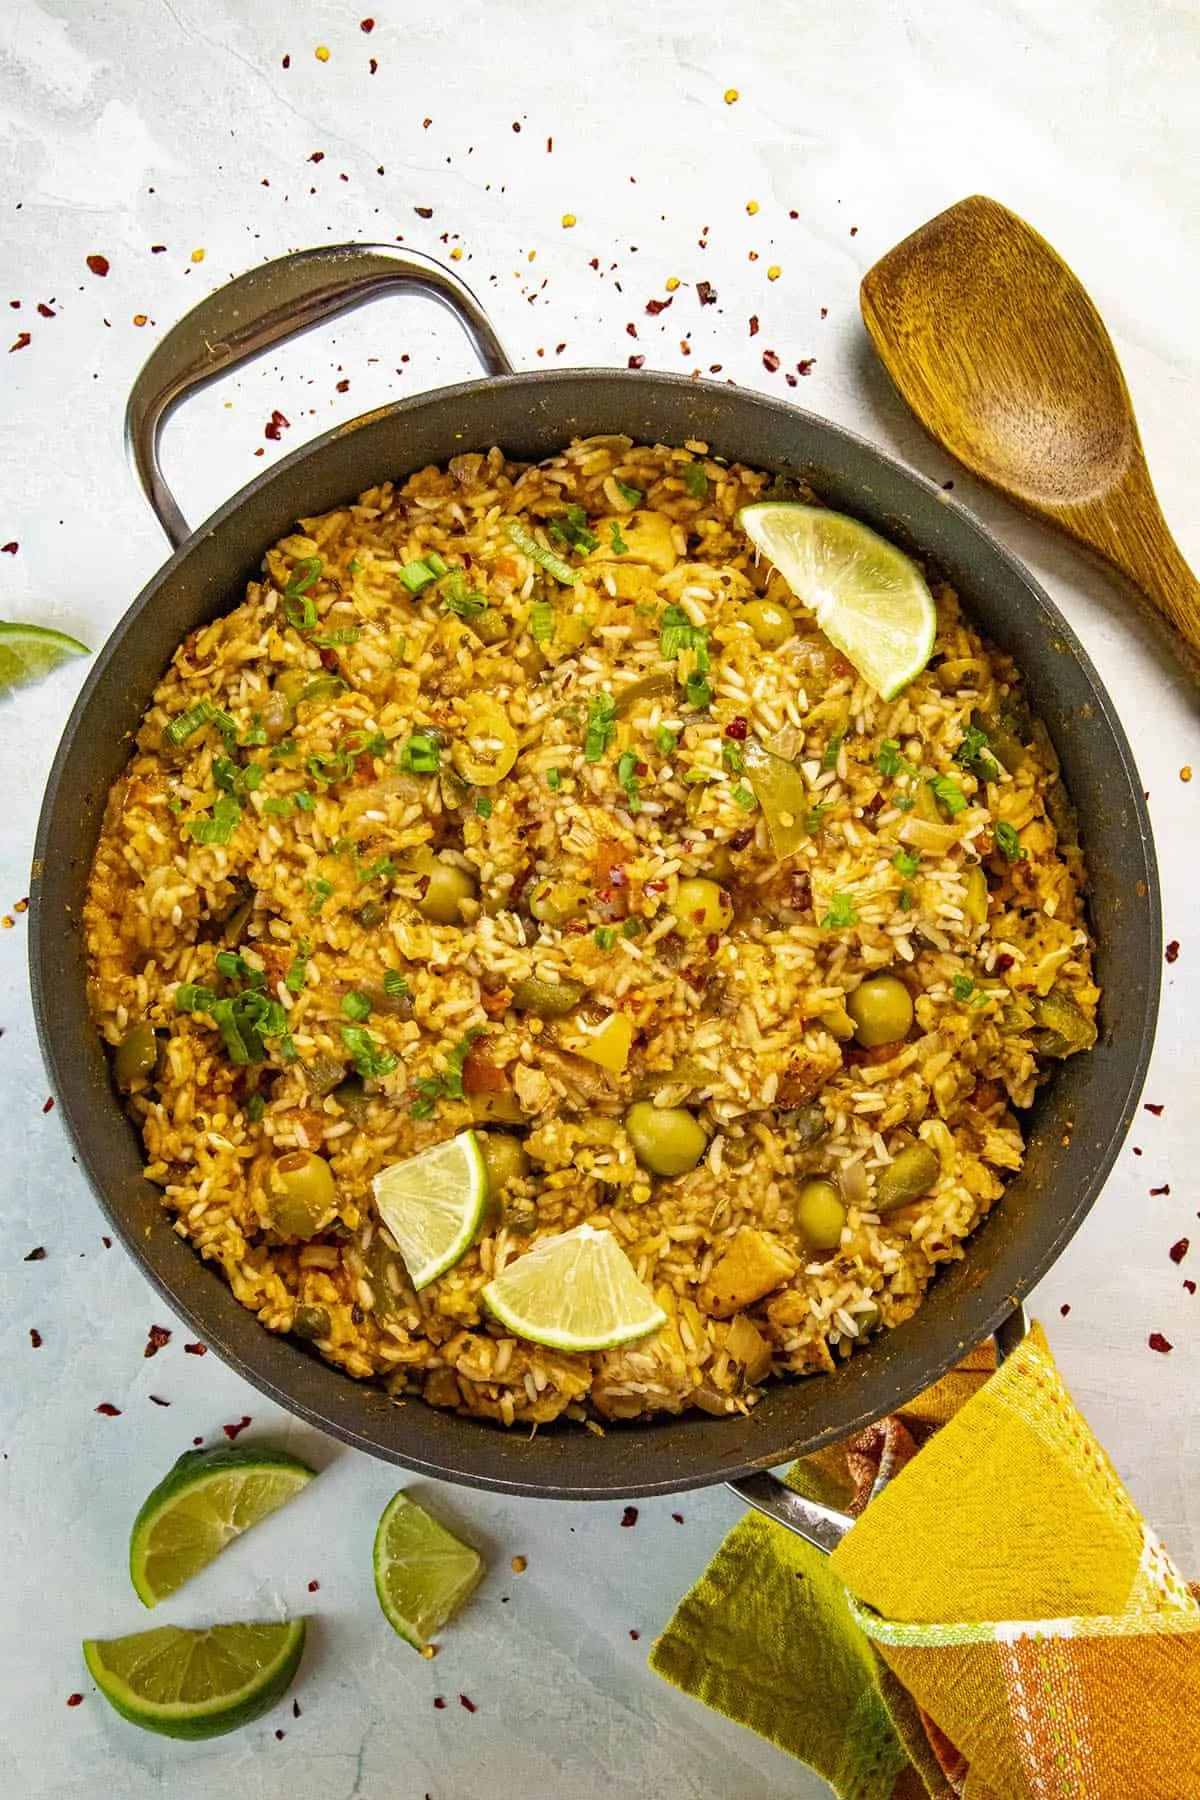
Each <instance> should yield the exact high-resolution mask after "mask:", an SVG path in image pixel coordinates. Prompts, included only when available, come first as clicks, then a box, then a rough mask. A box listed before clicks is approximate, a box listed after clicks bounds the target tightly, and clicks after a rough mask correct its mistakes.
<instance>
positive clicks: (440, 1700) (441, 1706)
mask: <svg viewBox="0 0 1200 1800" xmlns="http://www.w3.org/2000/svg"><path fill="white" fill-rule="evenodd" d="M433 1704H434V1706H435V1707H436V1708H437V1710H438V1711H439V1712H444V1711H445V1707H446V1700H445V1696H444V1695H443V1694H438V1695H437V1696H436V1697H435V1699H434V1702H433Z"/></svg>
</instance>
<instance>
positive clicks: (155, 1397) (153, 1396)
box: [150, 1394, 171, 1406]
mask: <svg viewBox="0 0 1200 1800" xmlns="http://www.w3.org/2000/svg"><path fill="white" fill-rule="evenodd" d="M150 1399H151V1400H152V1401H153V1402H154V1404H155V1406H170V1404H171V1402H170V1401H169V1400H163V1399H161V1398H160V1396H159V1395H158V1394H151V1395H150Z"/></svg>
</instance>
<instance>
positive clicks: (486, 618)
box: [467, 606, 508, 644]
mask: <svg viewBox="0 0 1200 1800" xmlns="http://www.w3.org/2000/svg"><path fill="white" fill-rule="evenodd" d="M467 624H468V625H469V626H470V627H471V630H472V631H473V632H474V633H475V636H476V637H477V638H478V639H479V641H480V643H481V644H502V643H503V642H504V640H505V638H506V637H507V636H508V624H507V621H506V620H505V617H504V614H503V613H502V612H497V610H496V608H495V607H494V606H488V607H485V608H484V610H483V612H481V613H478V614H477V615H476V617H475V618H473V619H468V620H467Z"/></svg>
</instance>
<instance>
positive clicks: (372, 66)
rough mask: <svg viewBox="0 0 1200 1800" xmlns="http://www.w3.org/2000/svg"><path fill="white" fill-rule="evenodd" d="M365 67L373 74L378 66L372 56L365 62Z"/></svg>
mask: <svg viewBox="0 0 1200 1800" xmlns="http://www.w3.org/2000/svg"><path fill="white" fill-rule="evenodd" d="M367 67H368V69H369V70H370V71H371V74H372V75H374V73H375V72H376V70H377V69H378V67H379V64H378V63H377V62H376V61H375V58H374V57H372V58H371V60H370V62H369V63H368V64H367Z"/></svg>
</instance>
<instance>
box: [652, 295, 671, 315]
mask: <svg viewBox="0 0 1200 1800" xmlns="http://www.w3.org/2000/svg"><path fill="white" fill-rule="evenodd" d="M674 304H675V296H674V294H670V295H668V297H667V299H665V300H647V302H646V311H647V312H648V313H649V314H650V317H651V318H652V319H657V317H658V315H659V313H665V312H666V310H667V308H668V306H673V305H674Z"/></svg>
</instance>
